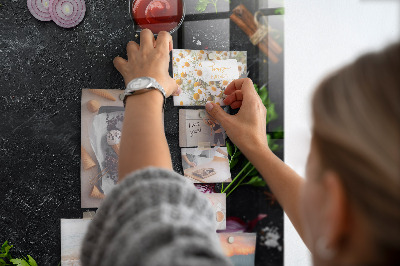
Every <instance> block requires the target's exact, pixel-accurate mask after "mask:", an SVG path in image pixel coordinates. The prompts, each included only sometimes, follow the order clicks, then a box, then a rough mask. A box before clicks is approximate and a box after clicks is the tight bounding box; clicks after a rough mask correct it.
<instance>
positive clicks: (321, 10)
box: [284, 0, 400, 266]
mask: <svg viewBox="0 0 400 266" xmlns="http://www.w3.org/2000/svg"><path fill="white" fill-rule="evenodd" d="M399 25H400V1H398V0H335V1H328V0H301V1H299V0H286V1H285V162H286V163H287V164H288V165H290V166H291V167H292V168H293V169H294V170H295V171H296V172H297V173H299V174H300V175H302V176H304V173H305V164H306V159H307V154H308V151H309V143H310V137H311V135H310V132H311V118H310V99H311V94H312V91H313V89H314V88H315V86H316V85H317V84H318V82H319V81H320V80H321V79H322V78H323V77H324V76H325V75H326V74H327V73H329V72H331V71H332V70H334V69H336V68H338V67H340V66H342V65H343V64H345V63H347V62H351V61H352V60H353V59H355V58H356V57H357V56H359V55H360V54H362V53H364V52H366V51H370V50H377V49H381V48H383V47H384V46H386V44H388V43H389V42H393V41H397V40H399V39H400V26H399ZM284 260H285V265H290V266H291V265H296V266H299V265H311V259H310V256H309V253H308V251H307V249H306V247H305V246H304V244H303V243H302V241H301V239H300V238H299V237H298V235H297V233H296V231H295V230H294V228H293V226H292V224H291V223H290V221H289V220H288V219H287V217H285V255H284Z"/></svg>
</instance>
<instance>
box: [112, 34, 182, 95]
mask: <svg viewBox="0 0 400 266" xmlns="http://www.w3.org/2000/svg"><path fill="white" fill-rule="evenodd" d="M171 50H172V37H171V35H170V34H169V33H168V32H165V31H162V32H160V33H159V34H158V37H157V40H154V35H153V33H152V32H151V31H150V30H148V29H144V30H142V32H141V33H140V46H139V45H138V44H137V43H136V42H133V41H130V42H129V43H128V45H127V47H126V52H127V55H128V60H125V59H123V58H122V57H119V56H117V57H116V58H114V66H115V68H116V69H117V70H118V71H119V73H121V75H122V76H123V77H124V81H125V86H126V85H127V84H128V83H129V81H131V80H133V79H135V78H140V77H152V78H154V79H155V80H157V82H158V83H160V85H161V86H162V87H163V88H164V90H165V93H166V96H167V97H168V96H170V95H171V94H175V93H179V92H177V90H178V86H177V84H176V82H175V81H174V80H173V79H172V78H171V77H170V75H169V74H168V66H169V52H170V51H171Z"/></svg>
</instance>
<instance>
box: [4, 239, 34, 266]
mask: <svg viewBox="0 0 400 266" xmlns="http://www.w3.org/2000/svg"><path fill="white" fill-rule="evenodd" d="M12 247H13V245H9V244H8V241H6V242H4V244H3V245H2V246H1V249H0V266H9V265H17V266H37V263H36V261H35V260H34V259H33V258H32V257H31V256H30V255H27V256H26V257H22V258H20V259H17V258H16V259H14V258H13V257H12V255H11V253H10V249H11V248H12Z"/></svg>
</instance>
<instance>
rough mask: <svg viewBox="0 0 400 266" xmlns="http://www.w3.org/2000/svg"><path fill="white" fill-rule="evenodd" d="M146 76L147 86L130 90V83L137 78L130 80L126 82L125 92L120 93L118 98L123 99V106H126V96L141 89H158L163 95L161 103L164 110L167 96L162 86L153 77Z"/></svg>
mask: <svg viewBox="0 0 400 266" xmlns="http://www.w3.org/2000/svg"><path fill="white" fill-rule="evenodd" d="M142 78H143V77H142ZM146 78H147V79H149V80H150V83H149V85H148V86H147V87H144V88H141V89H140V90H130V87H131V86H130V85H131V84H133V83H134V82H135V81H136V80H137V79H133V80H131V81H130V82H129V83H128V85H126V89H125V92H124V93H122V94H121V95H120V99H121V100H122V101H123V103H124V107H125V106H126V98H127V97H128V96H131V95H134V94H135V92H137V91H142V90H149V91H150V90H158V91H159V92H161V94H162V95H163V97H164V104H163V110H164V109H165V105H166V102H167V97H166V93H165V90H164V88H163V87H162V86H161V85H160V84H159V83H158V82H157V81H156V80H155V79H154V78H151V77H146Z"/></svg>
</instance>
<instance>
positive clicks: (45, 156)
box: [0, 0, 283, 265]
mask: <svg viewBox="0 0 400 266" xmlns="http://www.w3.org/2000/svg"><path fill="white" fill-rule="evenodd" d="M191 1H194V0H191ZM256 2H257V1H256ZM0 3H1V4H2V6H1V7H0V55H1V60H0V71H1V75H0V117H1V124H0V125H1V126H0V151H1V156H0V204H1V205H0V206H1V207H0V242H1V243H3V242H4V241H5V240H8V241H9V242H10V243H11V244H14V245H15V247H14V248H13V254H15V255H16V256H20V255H26V254H30V255H32V256H33V257H34V258H35V259H36V260H37V262H38V263H39V265H58V263H59V261H60V247H61V245H60V218H81V217H82V212H83V211H85V210H83V209H81V208H80V176H79V175H80V148H79V146H80V97H81V89H82V88H101V89H114V88H120V89H122V88H123V80H122V78H121V76H120V75H119V73H118V72H117V71H116V70H115V69H114V67H113V64H112V59H113V58H114V57H115V56H117V55H120V56H125V55H126V52H125V47H126V44H127V42H128V41H129V40H135V41H138V39H137V38H135V32H134V30H133V27H132V21H131V19H130V16H129V13H128V1H105V0H87V1H86V7H87V12H86V15H85V18H84V20H83V22H82V23H81V24H80V25H78V26H77V27H75V28H72V29H63V28H60V27H58V26H57V25H56V24H55V23H53V22H40V21H38V20H36V19H35V18H34V17H33V16H32V15H31V14H30V13H29V11H28V9H27V7H26V1H16V0H12V1H1V2H0ZM238 3H239V1H231V8H232V7H235V6H236V5H237V4H238ZM246 5H247V3H246ZM249 9H251V10H253V11H254V9H255V6H254V5H253V6H251V5H250V3H249ZM192 16H193V15H192ZM192 19H193V17H192ZM182 28H183V26H182V27H181V29H182ZM174 40H175V42H174V43H175V47H177V48H186V47H185V45H184V43H183V42H182V31H181V30H180V31H178V32H177V33H175V34H174ZM199 49H201V48H199ZM209 49H213V48H212V47H209ZM230 49H231V50H247V51H248V58H249V59H248V65H249V71H250V77H251V78H252V79H253V80H254V81H255V82H258V83H259V84H262V83H265V82H266V81H265V80H263V78H266V79H268V78H267V75H265V76H262V75H261V74H260V75H259V74H258V69H259V68H258V66H259V64H260V62H262V61H260V60H261V59H260V57H259V55H258V51H257V50H256V49H255V48H254V47H253V46H252V45H251V44H249V41H248V39H247V36H245V35H244V34H243V33H242V32H241V31H240V30H239V29H237V27H236V26H235V25H232V23H231V25H230ZM259 76H260V78H259ZM261 76H262V77H261ZM278 80H280V79H278ZM280 90H281V92H283V84H282V87H281V88H280ZM278 95H283V94H278ZM282 101H283V99H282ZM282 108H283V107H282ZM281 114H282V115H283V109H282V113H281ZM282 121H283V120H282ZM165 126H166V136H167V139H168V142H169V146H170V149H171V154H172V158H173V166H174V169H175V170H176V171H178V172H182V167H181V155H180V148H179V146H178V108H177V107H173V106H172V101H171V100H169V101H168V103H167V110H166V113H165ZM280 157H281V158H283V154H280ZM236 173H237V170H235V171H234V172H233V174H236ZM266 189H267V188H253V187H240V188H239V189H237V191H235V192H234V193H232V195H231V196H229V198H228V200H227V207H228V216H229V215H232V216H237V217H240V218H241V219H243V220H245V221H250V220H252V219H254V218H255V217H256V216H257V214H259V213H266V214H268V217H267V218H265V219H263V220H262V221H260V222H259V224H258V225H257V227H256V230H261V228H262V227H263V226H266V225H271V224H273V225H274V226H277V227H278V228H279V232H280V235H281V236H282V238H281V239H280V241H281V242H283V212H282V209H281V208H280V206H279V205H278V204H276V203H275V204H274V205H270V203H269V201H268V200H267V199H266V198H265V195H264V193H263V191H264V190H266ZM281 244H283V243H281ZM282 263H283V252H278V251H277V250H273V249H268V248H266V247H264V246H261V245H257V252H256V264H257V265H282Z"/></svg>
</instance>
